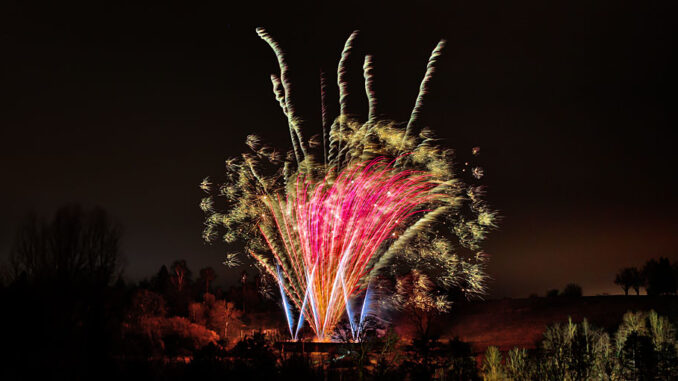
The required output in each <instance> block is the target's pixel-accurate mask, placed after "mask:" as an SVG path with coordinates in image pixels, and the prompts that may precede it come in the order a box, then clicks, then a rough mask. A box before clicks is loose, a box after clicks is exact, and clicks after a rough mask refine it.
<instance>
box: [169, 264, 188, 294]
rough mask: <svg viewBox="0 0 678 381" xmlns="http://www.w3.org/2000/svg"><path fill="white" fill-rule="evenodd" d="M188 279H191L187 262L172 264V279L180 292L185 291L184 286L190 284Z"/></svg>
mask: <svg viewBox="0 0 678 381" xmlns="http://www.w3.org/2000/svg"><path fill="white" fill-rule="evenodd" d="M188 278H190V271H189V270H188V266H187V265H186V260H184V259H181V260H176V261H174V263H172V276H171V278H170V279H171V280H172V284H174V286H175V287H176V288H177V290H178V291H179V292H181V291H182V290H183V289H184V286H185V285H186V283H187V282H188Z"/></svg>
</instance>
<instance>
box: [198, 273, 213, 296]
mask: <svg viewBox="0 0 678 381" xmlns="http://www.w3.org/2000/svg"><path fill="white" fill-rule="evenodd" d="M216 277H217V273H216V272H215V271H214V269H213V268H211V267H205V268H204V269H201V270H200V281H201V283H202V282H204V283H205V293H206V294H207V293H209V292H210V282H212V281H213V280H214V279H215V278H216Z"/></svg>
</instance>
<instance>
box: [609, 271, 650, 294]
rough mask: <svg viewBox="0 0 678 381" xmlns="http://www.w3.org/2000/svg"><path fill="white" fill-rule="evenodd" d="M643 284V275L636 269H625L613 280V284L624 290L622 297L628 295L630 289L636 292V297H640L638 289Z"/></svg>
mask: <svg viewBox="0 0 678 381" xmlns="http://www.w3.org/2000/svg"><path fill="white" fill-rule="evenodd" d="M643 283H644V282H643V275H642V274H641V272H640V270H638V268H636V267H625V268H623V269H621V270H619V272H618V273H617V276H615V278H614V284H616V285H618V286H620V287H621V288H622V290H624V295H628V294H629V289H631V288H633V289H634V290H635V291H636V295H640V287H641V286H642V285H643Z"/></svg>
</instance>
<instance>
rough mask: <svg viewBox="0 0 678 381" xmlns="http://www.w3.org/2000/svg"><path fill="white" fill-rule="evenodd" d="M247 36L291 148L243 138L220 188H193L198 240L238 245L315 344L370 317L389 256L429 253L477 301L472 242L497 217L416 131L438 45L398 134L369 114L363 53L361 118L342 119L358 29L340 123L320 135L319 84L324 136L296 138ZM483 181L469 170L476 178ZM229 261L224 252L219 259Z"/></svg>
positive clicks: (276, 81)
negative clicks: (342, 324)
mask: <svg viewBox="0 0 678 381" xmlns="http://www.w3.org/2000/svg"><path fill="white" fill-rule="evenodd" d="M257 33H258V34H259V36H260V37H261V38H262V39H263V40H264V41H266V42H267V43H268V44H269V45H270V46H271V48H272V49H273V51H274V52H275V54H276V57H277V59H278V63H279V66H280V76H277V75H275V74H274V75H272V76H271V80H272V84H273V92H274V95H275V97H276V100H277V101H278V102H279V104H280V107H281V109H282V111H283V113H284V114H285V116H286V117H287V121H288V127H289V131H290V138H291V143H292V150H291V151H290V152H289V153H287V154H283V153H281V152H280V151H278V150H276V149H274V148H272V147H270V146H267V145H264V144H262V143H261V141H260V139H259V138H258V137H256V136H253V135H251V136H249V137H248V138H247V141H246V143H247V145H248V146H249V148H250V152H248V153H244V154H242V155H241V156H240V157H238V158H234V159H230V160H227V162H226V178H225V181H224V182H223V183H222V184H221V185H213V184H212V183H211V181H210V180H209V179H205V180H204V181H203V182H202V183H201V188H202V189H203V190H204V191H205V192H207V193H209V196H208V197H206V198H204V199H203V200H202V202H201V208H202V209H203V210H204V211H205V212H206V214H207V217H206V221H205V222H206V223H205V225H206V226H205V230H204V233H203V234H204V239H205V240H207V241H209V242H212V241H215V240H217V239H218V238H219V237H221V238H222V239H223V240H224V241H225V242H226V243H228V244H237V245H241V246H244V248H245V251H246V253H247V254H249V255H251V257H253V258H254V259H255V260H256V263H257V266H258V267H259V268H260V269H261V270H262V271H263V272H265V273H266V274H268V276H270V277H271V278H272V279H275V281H276V283H277V287H278V289H279V291H280V294H281V301H282V305H283V308H284V310H285V315H286V317H287V323H288V328H289V331H290V335H291V337H292V338H295V339H296V338H298V335H299V331H300V330H301V328H302V327H303V326H304V324H308V326H309V327H310V328H311V329H312V330H313V332H314V333H315V335H316V337H317V339H318V340H328V339H329V338H330V337H331V335H332V332H333V330H334V328H335V326H336V325H337V323H338V322H339V321H340V320H341V319H344V318H346V319H348V321H349V322H350V327H351V330H352V333H353V334H354V336H355V335H356V334H357V331H358V330H359V329H360V328H359V327H360V326H361V322H362V320H363V319H364V317H365V315H366V313H368V309H369V306H368V303H367V300H368V293H369V291H370V285H371V284H372V282H373V281H374V280H375V279H376V278H377V277H378V276H379V275H380V274H382V273H383V272H384V271H385V269H387V268H388V265H389V264H390V263H392V261H393V260H394V259H396V258H397V257H398V256H409V257H410V259H411V258H412V257H416V256H418V255H429V254H430V255H431V256H432V257H431V258H435V260H436V262H435V263H436V266H438V272H439V273H441V276H440V279H443V280H444V283H445V285H446V286H449V285H455V286H458V287H459V288H460V289H461V290H462V291H463V292H464V293H465V294H468V295H472V294H473V295H475V294H480V293H482V290H483V287H484V286H483V280H484V275H483V273H482V266H483V263H484V258H485V256H484V255H483V254H482V251H481V250H480V246H479V243H480V242H481V241H482V240H483V239H484V237H485V234H486V233H487V232H488V231H489V230H490V229H491V228H492V227H493V226H494V222H493V221H494V218H495V213H494V212H493V211H492V210H491V209H489V208H488V207H487V205H486V204H485V202H484V201H483V200H482V189H481V187H479V186H477V185H473V184H467V183H465V182H464V181H462V180H461V179H460V178H458V177H456V176H455V171H454V168H453V165H452V163H453V160H452V158H453V157H452V152H451V151H450V150H448V149H444V148H442V147H440V146H439V145H438V144H437V141H436V139H435V138H434V136H433V133H432V132H431V131H430V130H428V129H421V128H419V125H418V120H419V114H420V110H421V108H422V105H423V99H424V96H425V94H426V91H427V83H428V82H429V81H430V79H431V77H432V74H433V72H434V67H435V66H434V65H435V63H436V61H437V59H438V57H439V56H440V54H441V51H442V48H443V46H444V43H443V42H442V41H441V42H440V43H439V44H438V45H437V46H436V48H435V49H434V51H433V53H432V55H431V58H430V59H429V63H428V66H427V70H426V74H425V76H424V79H423V81H422V83H421V87H420V90H419V95H418V97H417V100H416V103H415V106H414V110H413V112H412V114H411V117H410V120H409V121H408V123H407V125H406V126H401V125H398V124H396V123H394V122H391V121H387V120H378V119H377V118H376V117H375V115H376V105H377V102H376V97H375V94H374V91H373V89H372V72H373V67H372V60H371V58H370V56H367V57H365V61H364V65H363V73H364V77H365V90H366V93H367V98H368V104H369V114H368V119H367V121H365V122H360V121H358V120H355V119H353V118H350V117H348V116H347V113H348V111H347V109H346V100H347V97H348V84H347V83H346V81H345V79H344V78H345V76H346V71H347V62H348V60H349V58H350V54H351V52H352V43H353V41H354V39H355V38H356V36H357V32H354V33H353V34H351V36H350V37H349V39H348V40H347V42H346V45H345V47H344V51H343V52H342V56H341V60H340V62H339V67H338V70H337V80H338V88H339V102H340V105H339V115H338V117H337V118H336V119H335V120H334V122H333V123H332V124H331V125H330V126H328V124H329V123H328V122H327V114H328V109H327V107H326V105H325V102H324V94H325V88H326V84H325V77H324V75H321V100H322V136H321V137H318V136H314V137H311V138H310V139H308V140H306V139H304V137H303V134H302V127H301V123H302V122H301V120H300V118H299V117H298V115H297V114H296V111H295V108H294V104H293V103H292V97H291V94H292V93H291V91H292V88H291V84H290V81H289V78H288V68H287V64H286V60H285V55H284V53H283V51H282V50H281V48H280V46H279V45H278V43H277V42H275V41H274V40H273V39H272V37H271V36H270V35H269V34H268V33H267V32H266V31H265V30H263V29H261V28H260V29H258V30H257ZM328 130H329V131H328ZM478 151H479V148H477V147H476V148H474V149H473V154H474V155H476V154H477V153H478ZM482 173H483V172H482V169H480V168H474V170H473V175H474V176H475V179H479V178H480V177H482ZM450 236H453V237H456V239H457V241H458V244H455V245H453V244H452V242H450V240H449V239H448V238H446V237H450ZM422 237H428V238H430V239H426V238H422ZM441 242H443V243H442V244H441ZM415 243H416V244H415ZM414 247H416V248H417V250H413V248H414ZM443 249H444V250H443ZM461 250H466V251H470V252H472V253H474V254H475V255H473V256H472V258H471V259H468V260H465V259H462V258H461V257H460V256H459V255H458V254H457V253H455V251H461ZM427 253H428V254H427ZM414 262H416V261H414ZM239 263H240V261H239V259H238V258H237V257H236V256H235V255H234V254H228V256H227V257H226V260H225V261H224V264H226V265H237V264H239ZM422 263H431V261H428V262H427V261H423V262H422ZM416 266H417V265H413V268H414V267H416ZM462 275H463V276H462ZM462 279H463V282H462V281H461V280H462ZM462 283H463V284H462ZM359 299H362V300H359Z"/></svg>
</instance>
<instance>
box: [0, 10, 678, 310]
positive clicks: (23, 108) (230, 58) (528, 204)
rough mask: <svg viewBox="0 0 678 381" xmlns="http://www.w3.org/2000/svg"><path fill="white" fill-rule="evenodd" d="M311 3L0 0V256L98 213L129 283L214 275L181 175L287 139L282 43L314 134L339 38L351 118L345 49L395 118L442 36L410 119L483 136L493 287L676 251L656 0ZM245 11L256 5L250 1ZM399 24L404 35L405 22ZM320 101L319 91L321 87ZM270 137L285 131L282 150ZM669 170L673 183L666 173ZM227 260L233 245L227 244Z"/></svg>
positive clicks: (358, 92) (548, 281)
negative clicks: (55, 224) (60, 217)
mask: <svg viewBox="0 0 678 381" xmlns="http://www.w3.org/2000/svg"><path fill="white" fill-rule="evenodd" d="M503 6H504V7H505V8H503V9H496V8H495V9H491V8H485V7H483V6H482V5H460V4H456V3H453V4H449V5H447V6H445V7H439V6H433V5H431V4H429V5H426V6H422V7H419V8H416V9H408V10H407V12H404V11H405V10H404V9H391V8H389V9H382V8H379V7H376V6H372V7H367V8H365V7H364V6H363V7H362V8H359V10H358V8H356V9H353V10H351V8H350V7H348V6H346V8H344V9H330V8H324V7H322V6H317V5H310V3H309V5H308V6H307V7H305V8H303V9H302V8H300V9H292V8H280V9H274V8H265V9H260V10H257V11H258V12H259V14H257V15H256V16H255V13H253V12H246V13H242V14H236V13H234V12H233V10H232V9H230V8H228V7H226V6H221V7H220V6H214V7H211V6H201V7H198V6H194V7H195V8H190V9H187V8H181V7H171V6H169V5H160V4H158V5H155V6H141V5H121V4H115V5H114V6H106V5H98V6H97V5H91V4H87V5H85V4H73V5H70V4H69V5H59V6H56V5H52V6H48V5H44V4H43V5H42V6H30V5H23V4H18V3H17V4H7V5H3V6H2V9H3V12H0V13H2V14H3V15H4V17H3V26H2V32H1V34H0V47H1V48H2V50H3V52H4V53H5V54H4V57H5V60H4V62H3V68H2V73H3V74H2V83H3V86H2V90H0V92H1V93H2V101H3V104H4V105H5V110H4V111H3V112H2V113H0V124H1V125H2V126H3V128H2V130H1V131H2V132H0V141H2V142H3V143H4V144H3V147H2V148H3V149H2V152H3V153H2V155H3V160H2V161H1V162H0V163H1V164H0V170H1V171H2V173H3V174H4V182H3V183H4V185H5V186H3V187H2V191H1V192H2V193H1V197H0V199H1V200H2V203H1V204H0V207H1V208H2V210H3V211H4V213H3V215H2V217H0V259H2V260H3V261H4V260H6V258H7V253H8V251H9V248H10V245H11V242H12V239H13V234H14V231H15V229H16V227H17V226H18V225H19V224H20V223H21V221H22V219H23V217H24V216H25V215H26V214H27V213H28V212H29V211H31V210H34V211H36V212H37V213H38V214H40V215H44V216H45V217H50V215H51V213H53V211H54V210H56V208H58V207H59V206H61V205H63V204H66V203H73V202H75V203H79V204H83V205H85V206H93V205H99V206H101V207H103V208H104V209H106V210H107V211H108V212H110V213H111V214H112V215H113V216H115V217H116V218H117V219H118V220H119V221H120V222H121V224H122V225H123V228H124V233H123V253H124V255H125V257H126V259H127V268H126V274H127V276H128V277H130V278H131V279H136V280H138V279H140V278H144V277H150V276H152V275H153V274H155V273H156V272H157V270H158V269H159V268H160V267H161V266H162V265H163V264H166V265H169V264H170V263H171V262H172V261H173V260H175V259H180V258H183V259H186V260H187V262H188V265H189V266H190V267H191V269H192V270H193V272H194V274H195V273H197V272H198V270H199V269H200V268H201V267H205V266H212V267H213V268H214V269H215V270H217V274H218V276H219V277H218V278H217V282H218V283H221V282H224V281H228V280H231V279H232V280H235V279H236V277H237V275H238V274H239V273H240V272H241V271H242V269H243V268H244V267H242V268H236V269H233V270H228V271H227V270H226V269H225V267H224V266H222V265H221V262H222V261H223V258H222V257H223V254H224V253H225V252H226V251H227V247H226V246H225V245H223V244H215V245H212V246H208V245H205V244H204V243H203V241H202V239H201V231H202V222H203V215H202V212H201V211H200V209H199V207H198V204H199V202H200V198H201V197H202V192H201V191H200V189H199V188H198V184H199V183H200V181H201V180H202V179H203V178H204V177H205V176H210V177H212V178H214V179H218V178H219V176H221V175H222V174H223V162H224V160H225V159H226V158H228V157H231V156H234V155H237V154H239V153H240V152H242V151H243V150H244V149H245V144H244V140H245V137H246V136H247V135H249V134H252V133H255V134H257V135H259V136H261V137H262V139H263V140H264V141H266V142H271V143H273V144H276V145H282V144H284V145H287V144H288V143H287V142H288V139H289V135H288V131H287V126H286V123H285V119H284V116H283V115H282V113H281V112H280V109H279V106H278V105H277V103H276V101H275V99H274V98H273V94H272V92H271V85H270V79H269V75H270V74H271V73H274V72H277V65H276V61H275V56H274V55H273V53H272V52H271V51H270V49H269V47H268V46H267V45H266V44H265V43H264V42H263V41H261V40H260V39H259V38H258V37H257V35H256V33H255V31H254V30H255V27H257V26H264V27H266V28H267V29H268V31H269V32H270V33H271V34H272V35H273V36H274V37H275V38H276V39H277V40H278V41H279V42H280V44H281V47H282V48H283V49H284V50H285V51H286V52H287V53H288V58H289V64H290V69H291V75H292V80H293V86H294V89H295V94H296V99H295V102H296V104H297V107H298V109H299V111H300V113H301V114H302V115H303V116H304V117H305V119H306V120H307V125H306V128H307V129H309V130H311V129H313V128H315V127H314V126H317V125H318V120H319V95H318V71H319V69H321V68H322V69H323V70H324V71H325V72H327V73H330V77H329V78H328V82H330V83H332V84H333V83H334V81H335V78H333V77H332V76H331V75H333V73H334V71H335V70H336V64H337V62H338V59H339V56H340V53H341V47H342V46H343V43H344V41H345V39H346V37H348V35H349V34H350V33H351V31H352V30H354V29H360V30H361V33H360V36H359V38H358V40H357V41H356V52H355V57H356V59H355V61H354V62H352V63H351V66H352V68H353V70H354V72H353V73H352V75H351V94H352V98H351V99H350V103H351V109H352V110H353V111H354V112H355V113H356V114H357V115H363V116H364V115H365V113H366V101H365V99H364V95H363V94H364V92H363V89H364V87H363V82H362V70H361V58H357V57H362V56H363V55H364V54H365V53H368V54H372V55H373V56H374V75H375V86H376V91H377V97H378V99H379V108H378V110H379V113H380V114H382V115H384V116H385V117H387V118H390V119H394V120H397V121H403V120H406V118H407V117H408V115H409V112H410V111H411V109H412V106H413V104H414V98H415V96H416V94H417V90H418V86H419V81H420V80H421V78H422V76H423V74H424V71H425V67H426V60H427V59H428V55H429V54H430V51H431V49H433V47H434V46H435V44H436V43H437V41H438V40H439V39H440V38H445V39H446V40H447V47H446V49H445V52H444V54H443V56H442V58H441V61H440V63H439V65H438V68H437V71H436V74H435V76H434V79H433V81H432V82H431V93H430V94H429V96H428V97H427V98H426V100H425V106H424V114H423V117H422V118H423V120H424V122H425V123H426V125H428V126H430V127H431V128H432V129H433V130H434V131H435V132H436V133H437V135H438V136H439V137H441V138H442V139H444V142H445V145H446V146H449V147H451V148H453V149H455V151H456V152H457V156H458V159H457V161H458V162H461V163H463V161H464V160H465V157H468V156H470V155H469V154H470V151H471V148H472V147H474V146H480V147H481V154H480V160H481V164H482V166H483V168H484V169H485V173H486V176H485V177H484V179H483V183H484V184H485V185H486V187H487V200H488V201H489V202H490V204H491V205H492V206H493V207H495V208H496V209H498V210H499V211H500V213H501V216H502V220H501V221H500V223H499V225H500V227H499V229H498V230H497V231H494V232H492V233H491V234H490V236H489V239H488V241H487V243H486V245H485V250H486V251H487V252H488V253H489V254H490V255H491V260H490V262H489V266H488V269H487V272H488V274H489V275H490V276H491V277H492V278H493V281H492V282H491V284H490V289H489V293H490V295H489V296H490V297H503V296H511V297H525V296H527V295H528V294H531V293H538V294H540V295H543V294H544V293H545V292H546V291H547V290H548V289H552V288H559V289H562V288H563V286H565V284H567V283H570V282H575V283H578V284H580V285H581V286H582V287H583V290H584V293H585V295H595V294H599V293H604V292H609V293H621V289H620V288H619V287H618V286H616V285H614V284H613V279H614V275H615V273H616V272H617V270H618V269H620V268H622V267H625V266H642V265H643V263H644V262H645V261H646V260H648V259H650V258H657V257H660V256H664V257H668V258H669V259H671V261H672V262H674V261H676V260H678V250H677V249H676V247H677V246H678V234H677V233H678V223H677V222H676V219H675V215H676V212H678V202H677V199H676V197H675V194H676V191H678V184H677V182H676V176H675V173H676V169H677V168H676V167H677V165H676V164H677V161H676V159H675V157H674V156H673V140H672V134H671V132H672V131H671V128H672V125H673V124H675V116H674V115H675V113H674V112H672V111H671V110H672V109H671V107H672V106H673V105H675V95H674V91H675V90H674V88H675V86H674V84H675V75H674V74H673V72H672V71H671V69H672V68H673V67H675V58H673V57H672V54H671V53H672V51H673V45H674V43H673V42H674V39H675V38H674V28H675V27H674V26H673V17H672V16H673V15H674V14H675V13H674V12H672V11H674V9H673V7H674V5H673V4H670V3H668V2H666V3H660V4H637V3H619V2H606V3H598V4H565V5H553V4H542V3H540V2H536V1H534V2H523V3H521V4H517V5H516V4H513V5H511V7H509V5H503ZM262 7H263V6H262ZM409 26H412V27H409ZM329 92H330V95H331V97H330V105H334V104H336V102H334V101H335V100H336V99H335V98H336V85H331V86H330V87H329ZM282 142H284V143H282ZM672 173H673V174H674V175H671V174H672ZM243 257H244V256H243Z"/></svg>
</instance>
